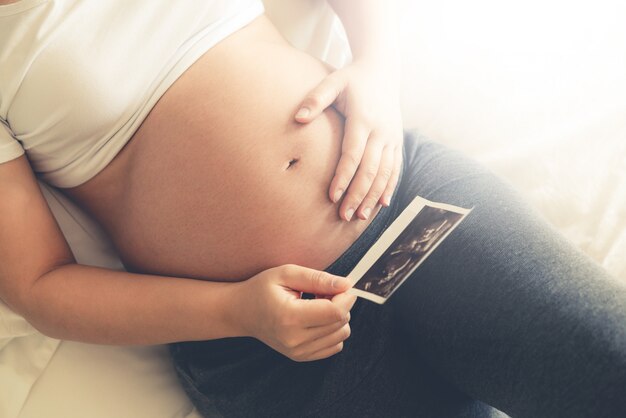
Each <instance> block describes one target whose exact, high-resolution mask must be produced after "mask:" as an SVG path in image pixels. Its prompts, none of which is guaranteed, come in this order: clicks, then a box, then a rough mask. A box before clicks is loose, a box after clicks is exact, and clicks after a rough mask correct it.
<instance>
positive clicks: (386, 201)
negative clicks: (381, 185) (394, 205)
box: [383, 195, 391, 206]
mask: <svg viewBox="0 0 626 418" xmlns="http://www.w3.org/2000/svg"><path fill="white" fill-rule="evenodd" d="M390 203H391V196H389V195H387V196H385V197H383V205H385V206H389V204H390Z"/></svg>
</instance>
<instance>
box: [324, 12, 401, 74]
mask: <svg viewBox="0 0 626 418" xmlns="http://www.w3.org/2000/svg"><path fill="white" fill-rule="evenodd" d="M328 3H329V4H330V5H331V7H332V8H333V9H334V10H335V12H336V13H337V16H338V17H339V19H341V22H342V23H343V26H344V28H345V30H346V34H347V35H348V40H349V42H350V49H351V50H352V56H353V59H354V61H369V62H378V63H383V64H384V65H385V66H386V67H387V68H388V69H389V70H390V71H394V72H396V71H399V66H400V65H399V58H398V39H397V38H398V37H397V33H396V26H397V21H396V5H395V1H393V0H392V1H382V0H359V1H355V0H328Z"/></svg>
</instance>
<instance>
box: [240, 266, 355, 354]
mask: <svg viewBox="0 0 626 418" xmlns="http://www.w3.org/2000/svg"><path fill="white" fill-rule="evenodd" d="M240 285H241V287H240V288H239V289H238V290H237V292H238V293H237V300H238V307H237V309H238V318H237V322H238V323H239V324H240V326H241V327H242V328H243V329H242V333H243V335H249V336H252V337H255V338H257V339H258V340H260V341H262V342H264V343H265V344H267V345H268V346H270V347H272V348H273V349H274V350H276V351H278V352H280V353H281V354H284V355H285V356H287V357H289V358H290V359H292V360H295V361H311V360H319V359H323V358H326V357H330V356H332V355H333V354H336V353H338V352H340V351H341V350H342V349H343V342H344V340H346V339H347V338H348V337H349V336H350V325H349V324H348V321H349V320H350V309H351V308H352V306H353V305H354V302H355V300H356V297H354V296H351V295H348V294H346V293H344V292H345V291H346V290H348V289H349V288H350V284H349V282H348V280H347V279H346V278H345V277H340V276H333V275H331V274H328V273H326V272H323V271H319V270H313V269H309V268H305V267H300V266H296V265H285V266H280V267H275V268H272V269H269V270H265V271H263V272H261V273H259V274H257V275H256V276H254V277H252V278H251V279H249V280H247V281H245V282H241V283H240ZM302 292H305V293H313V294H316V295H331V296H332V297H331V298H330V299H325V298H318V299H301V294H302Z"/></svg>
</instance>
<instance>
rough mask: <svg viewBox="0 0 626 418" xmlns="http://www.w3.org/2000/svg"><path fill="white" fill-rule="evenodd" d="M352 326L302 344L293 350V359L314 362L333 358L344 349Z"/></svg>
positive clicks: (346, 326) (342, 327) (345, 326)
mask: <svg viewBox="0 0 626 418" xmlns="http://www.w3.org/2000/svg"><path fill="white" fill-rule="evenodd" d="M350 333H351V330H350V325H349V324H344V325H342V326H341V327H340V328H338V329H336V330H334V331H332V332H330V333H329V334H325V335H324V336H322V337H321V338H317V339H313V340H312V341H307V342H305V343H302V344H300V345H299V346H297V347H295V348H294V349H293V350H292V353H291V358H292V359H293V360H296V361H312V360H318V359H321V358H325V357H328V356H331V355H333V354H336V353H338V352H339V351H341V350H342V349H343V342H344V341H345V340H346V339H348V338H349V337H350Z"/></svg>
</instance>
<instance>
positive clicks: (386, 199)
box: [380, 148, 402, 206]
mask: <svg viewBox="0 0 626 418" xmlns="http://www.w3.org/2000/svg"><path fill="white" fill-rule="evenodd" d="M401 167H402V148H396V158H395V160H394V164H393V172H392V173H391V178H390V179H389V182H388V183H387V187H386V188H385V191H384V192H383V195H382V197H381V198H380V204H381V205H383V206H389V204H390V203H391V196H392V195H393V192H394V190H395V189H396V185H397V184H398V178H399V177H400V169H401Z"/></svg>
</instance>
